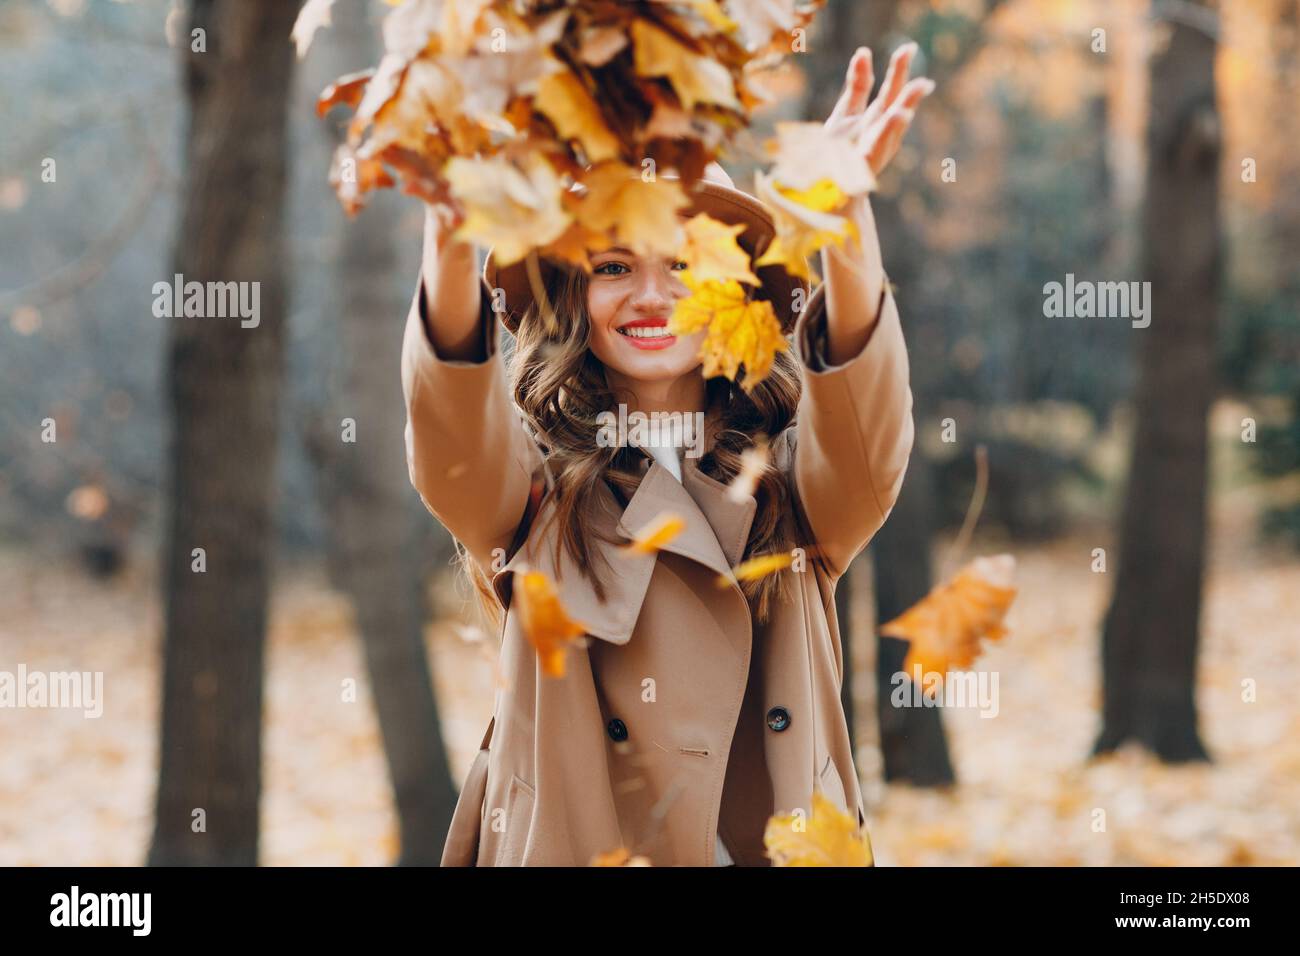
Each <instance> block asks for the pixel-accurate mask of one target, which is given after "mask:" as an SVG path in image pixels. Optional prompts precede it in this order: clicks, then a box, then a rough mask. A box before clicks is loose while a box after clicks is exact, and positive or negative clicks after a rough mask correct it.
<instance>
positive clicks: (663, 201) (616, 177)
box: [574, 161, 690, 256]
mask: <svg viewBox="0 0 1300 956" xmlns="http://www.w3.org/2000/svg"><path fill="white" fill-rule="evenodd" d="M582 185H583V186H585V187H586V189H587V193H586V195H585V196H584V197H583V198H582V200H581V201H580V202H579V203H577V204H575V205H576V207H577V208H576V209H575V212H574V215H575V216H576V218H577V219H578V221H579V222H580V223H582V225H583V226H585V227H586V228H588V229H591V230H593V231H595V232H598V233H602V234H612V235H613V237H614V241H615V242H617V243H618V244H619V245H623V246H626V247H627V248H629V249H631V250H632V251H633V252H636V253H639V254H640V255H645V256H655V255H658V256H676V255H677V252H678V250H679V249H681V246H682V240H683V238H684V236H685V230H684V229H683V227H682V221H681V218H680V217H679V216H678V215H677V213H678V210H680V209H684V208H686V207H688V206H689V205H690V200H689V199H687V198H686V193H685V192H684V191H683V190H682V187H681V184H680V183H679V182H676V181H674V180H671V179H655V180H651V181H649V182H646V181H645V180H643V179H642V178H641V175H640V172H639V171H638V170H635V169H633V168H632V167H631V166H628V165H626V164H625V163H621V162H616V161H607V162H604V163H598V164H596V165H595V166H593V167H592V168H591V169H589V170H586V171H585V172H584V173H583V175H582Z"/></svg>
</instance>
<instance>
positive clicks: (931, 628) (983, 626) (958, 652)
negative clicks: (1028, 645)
mask: <svg viewBox="0 0 1300 956" xmlns="http://www.w3.org/2000/svg"><path fill="white" fill-rule="evenodd" d="M1014 572H1015V558H1013V557H1012V556H1011V555H1009V554H1000V555H997V556H996V557H984V558H976V559H975V560H974V561H972V562H971V563H970V564H968V565H966V567H964V568H962V569H961V571H959V572H958V573H957V574H956V575H955V576H954V577H953V578H952V580H950V581H945V582H943V583H941V584H939V585H938V586H936V587H935V588H934V589H933V590H931V591H930V593H929V594H927V595H926V596H925V597H924V598H922V599H921V600H920V601H918V602H917V603H916V604H914V605H913V606H912V607H910V608H908V609H907V610H906V611H904V612H903V613H902V614H900V615H899V616H898V617H896V618H894V619H893V620H892V621H889V622H887V623H885V624H883V625H882V626H881V628H880V633H881V634H883V635H885V636H887V637H898V638H903V639H904V640H907V641H910V642H911V646H910V647H909V648H908V650H907V656H906V657H905V658H904V660H903V672H904V673H905V674H907V675H909V676H911V675H912V674H913V673H914V669H915V667H916V666H917V665H919V666H920V668H921V673H922V674H923V675H928V674H931V673H937V674H940V675H942V674H946V673H947V672H948V670H949V669H951V668H953V667H967V666H969V665H970V664H971V663H972V662H973V661H974V660H975V658H976V657H977V656H978V655H979V652H980V641H981V640H985V639H987V640H992V641H995V640H998V639H999V638H1001V637H1002V636H1003V635H1005V634H1006V632H1007V631H1006V628H1005V627H1004V626H1003V624H1002V620H1003V618H1004V617H1005V616H1006V613H1007V609H1008V608H1010V607H1011V602H1012V601H1013V600H1014V599H1015V596H1016V589H1015V588H1014V587H1012V586H1011V578H1012V575H1013V574H1014Z"/></svg>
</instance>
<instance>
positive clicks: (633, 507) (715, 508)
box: [492, 451, 757, 644]
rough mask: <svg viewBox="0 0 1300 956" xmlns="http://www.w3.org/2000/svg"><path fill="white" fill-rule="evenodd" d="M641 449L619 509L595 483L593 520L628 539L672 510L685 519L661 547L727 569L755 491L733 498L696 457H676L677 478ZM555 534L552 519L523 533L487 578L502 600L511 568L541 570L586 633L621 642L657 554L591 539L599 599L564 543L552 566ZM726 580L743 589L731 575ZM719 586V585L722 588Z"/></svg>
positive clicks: (742, 539)
mask: <svg viewBox="0 0 1300 956" xmlns="http://www.w3.org/2000/svg"><path fill="white" fill-rule="evenodd" d="M642 456H643V460H642V461H641V462H640V467H641V470H642V477H641V483H640V485H638V487H637V490H636V492H635V493H634V494H633V495H632V497H631V499H630V500H629V501H628V504H627V507H626V508H623V509H621V510H620V509H619V507H618V503H617V501H616V500H615V498H614V495H613V494H612V492H610V491H609V489H608V488H605V487H604V486H603V485H602V486H601V495H600V498H601V500H600V501H599V502H596V503H595V506H594V507H593V508H592V509H591V511H590V512H589V514H590V515H591V517H592V519H593V521H594V523H595V525H596V527H597V528H598V529H599V530H600V531H602V532H606V533H611V532H612V533H613V534H615V535H619V536H621V537H622V538H623V539H629V538H632V537H634V536H635V535H636V533H637V532H638V531H640V530H641V529H642V528H643V527H645V526H646V525H647V524H649V523H650V522H651V521H653V520H654V519H655V518H657V517H658V516H659V515H661V514H663V513H671V514H675V515H677V516H679V517H680V518H682V520H683V521H684V522H685V527H683V529H682V530H681V532H680V533H678V535H677V536H676V537H675V538H673V539H672V540H671V541H669V542H668V543H667V544H665V545H664V546H663V550H664V551H668V552H671V553H673V554H678V555H681V556H682V557H684V558H688V559H690V560H692V561H695V562H697V563H699V564H702V565H704V566H705V567H706V568H708V569H709V570H711V571H712V572H714V573H715V574H718V575H729V574H730V571H731V568H732V567H733V566H735V565H736V564H739V563H740V560H741V557H742V556H743V554H744V551H745V543H746V542H747V541H748V540H749V529H750V526H751V525H752V524H753V520H754V513H755V511H756V509H757V502H756V501H755V499H754V497H753V496H752V495H746V496H744V498H743V499H742V500H740V501H736V500H733V499H732V498H731V497H730V495H729V492H728V488H727V486H726V485H725V484H724V483H722V482H720V481H718V480H717V479H715V478H712V477H710V476H708V475H706V474H704V473H703V472H701V471H700V470H699V459H698V458H691V457H687V458H685V459H684V460H683V463H682V478H681V481H678V480H677V477H676V476H675V475H674V474H673V473H672V472H670V471H669V470H668V469H666V468H665V467H664V466H663V465H661V464H660V463H659V462H658V461H656V460H654V459H653V458H652V457H651V456H650V455H648V454H645V452H644V451H642ZM547 509H548V503H544V504H543V507H542V511H541V512H539V514H538V516H537V518H536V519H535V520H534V522H533V527H534V529H536V528H539V527H541V526H543V525H545V524H547V523H548V522H547V520H546V519H547V517H548V510H547ZM554 542H555V531H554V527H553V524H552V526H551V527H550V528H548V531H547V533H546V534H545V535H540V536H539V535H535V534H530V535H529V540H528V541H527V542H526V543H525V544H524V546H523V547H521V548H520V549H519V551H518V552H517V553H516V554H515V555H514V556H513V557H512V558H511V559H510V560H509V561H508V562H506V564H505V566H504V567H503V568H502V569H501V570H500V571H498V572H497V573H496V574H495V575H494V576H493V579H492V585H493V588H494V589H495V590H496V592H497V596H498V598H499V599H500V600H501V603H502V605H503V606H505V605H507V604H508V602H509V595H510V587H509V581H510V578H511V576H512V574H513V572H515V571H518V570H521V569H522V568H524V567H528V568H533V569H535V570H539V571H544V572H545V573H546V574H547V575H548V576H549V577H550V578H551V580H553V581H555V582H556V589H557V592H558V594H559V597H560V600H561V602H562V603H563V605H564V607H565V610H566V611H567V612H568V614H569V616H570V617H572V618H573V619H575V620H577V621H580V622H581V623H582V624H583V625H584V626H585V628H586V631H587V633H589V634H591V635H593V636H595V637H599V638H602V639H604V640H607V641H610V642H612V643H615V644H624V643H626V642H627V641H628V640H629V639H630V638H631V636H632V630H633V628H634V627H635V626H636V621H637V618H638V616H639V615H640V612H641V604H642V602H643V601H644V600H645V594H646V590H647V588H648V587H649V584H650V577H651V574H652V573H653V571H654V567H655V564H656V562H657V555H655V554H653V553H652V554H626V553H624V552H623V551H622V550H621V549H620V547H619V545H618V543H610V542H606V541H603V540H600V539H599V538H597V539H596V540H595V541H593V543H592V547H593V550H595V551H596V552H599V556H600V557H602V558H604V563H605V564H607V565H608V567H609V568H610V573H609V574H608V575H607V576H605V577H603V578H602V580H603V581H604V583H605V585H606V588H605V591H606V600H605V601H603V602H602V601H600V600H599V599H598V597H597V595H596V591H595V589H594V588H593V587H592V585H591V583H590V582H589V581H588V580H587V579H586V578H585V577H584V576H583V575H582V574H581V573H579V572H578V570H577V568H576V567H575V566H574V565H573V564H572V562H571V561H570V559H569V555H568V553H567V551H563V550H562V552H561V555H560V561H561V566H560V567H559V568H557V567H556V566H555V555H554V547H555V545H554ZM597 567H598V568H599V567H600V564H599V563H598V564H597ZM729 587H730V589H731V590H734V591H735V592H736V593H738V594H741V595H742V597H743V592H742V591H741V590H740V587H739V586H738V585H737V584H736V583H735V582H734V581H733V582H732V583H731V584H730V585H729ZM718 593H719V594H722V593H724V591H723V589H721V588H720V589H719V590H718Z"/></svg>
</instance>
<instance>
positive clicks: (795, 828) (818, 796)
mask: <svg viewBox="0 0 1300 956" xmlns="http://www.w3.org/2000/svg"><path fill="white" fill-rule="evenodd" d="M763 846H764V847H765V848H766V850H767V856H768V859H770V860H771V861H772V865H773V866H874V865H875V857H874V856H873V854H872V852H871V837H870V835H869V834H868V833H867V829H866V827H859V826H858V822H857V819H856V818H855V817H851V816H849V815H848V814H847V813H844V812H843V811H841V810H840V808H839V807H838V806H836V805H835V803H834V802H833V801H832V800H830V799H829V798H828V797H826V796H825V795H824V794H823V793H822V792H821V791H820V790H814V791H813V795H812V815H811V816H809V817H807V818H805V817H804V815H803V814H802V813H798V812H796V813H790V814H787V815H774V816H772V817H771V818H769V819H768V821H767V826H766V827H765V828H764V830H763Z"/></svg>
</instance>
